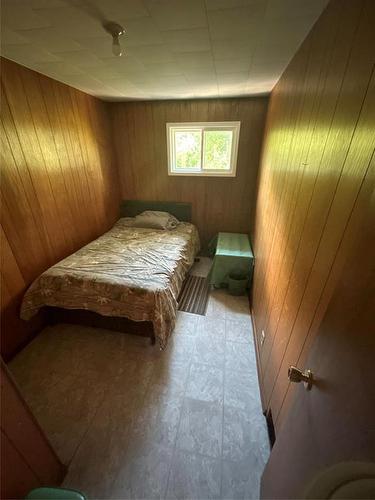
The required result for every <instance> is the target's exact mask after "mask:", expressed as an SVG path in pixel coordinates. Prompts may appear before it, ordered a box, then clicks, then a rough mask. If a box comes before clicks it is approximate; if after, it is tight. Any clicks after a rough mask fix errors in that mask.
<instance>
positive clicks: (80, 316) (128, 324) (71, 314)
mask: <svg viewBox="0 0 375 500" xmlns="http://www.w3.org/2000/svg"><path fill="white" fill-rule="evenodd" d="M43 309H44V310H45V312H46V314H47V321H48V323H49V324H56V323H72V324H75V325H83V326H90V327H94V328H104V329H106V330H112V331H116V332H121V333H130V334H132V335H140V336H142V337H150V339H151V344H152V345H154V344H155V334H154V327H153V324H152V322H151V321H132V320H131V319H129V318H120V317H118V316H102V315H101V314H97V313H95V312H93V311H85V310H83V309H63V308H60V307H44V308H43Z"/></svg>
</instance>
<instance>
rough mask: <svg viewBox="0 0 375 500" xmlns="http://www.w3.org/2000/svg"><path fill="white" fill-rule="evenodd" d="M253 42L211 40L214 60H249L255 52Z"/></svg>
mask: <svg viewBox="0 0 375 500" xmlns="http://www.w3.org/2000/svg"><path fill="white" fill-rule="evenodd" d="M256 46H257V43H256V41H255V40H252V39H249V40H246V41H244V40H213V42H212V51H213V54H214V58H215V59H230V58H232V57H235V58H241V59H243V58H250V57H251V56H252V54H253V53H254V51H255V48H256Z"/></svg>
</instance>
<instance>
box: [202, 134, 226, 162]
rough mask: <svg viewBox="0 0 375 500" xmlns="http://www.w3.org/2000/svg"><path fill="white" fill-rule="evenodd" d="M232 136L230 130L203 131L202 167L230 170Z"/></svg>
mask: <svg viewBox="0 0 375 500" xmlns="http://www.w3.org/2000/svg"><path fill="white" fill-rule="evenodd" d="M232 137H233V132H232V131H231V130H205V131H204V151H203V168H204V169H212V170H230V160H231V153H232Z"/></svg>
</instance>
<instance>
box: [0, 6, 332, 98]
mask: <svg viewBox="0 0 375 500" xmlns="http://www.w3.org/2000/svg"><path fill="white" fill-rule="evenodd" d="M327 2H328V0H302V1H301V0H2V38H1V42H2V46H1V53H2V55H3V56H5V57H8V58H9V59H12V60H14V61H16V62H18V63H20V64H23V65H24V66H27V67H30V68H32V69H35V70H37V71H40V72H41V73H44V74H47V75H49V76H52V77H53V78H56V79H57V80H60V81H62V82H65V83H68V84H70V85H72V86H73V87H76V88H79V89H81V90H84V91H86V92H88V93H91V94H93V95H97V96H100V97H103V98H105V99H109V100H118V99H155V98H161V99H164V98H180V97H181V98H182V97H186V96H195V97H207V96H209V97H215V96H226V95H239V96H240V95H249V94H251V93H264V92H268V91H270V90H271V89H272V87H273V85H274V84H275V83H276V82H277V80H278V79H279V77H280V75H281V73H282V72H283V70H284V68H285V66H286V64H287V62H288V61H289V60H290V59H291V58H292V57H293V55H294V53H295V52H296V50H297V49H298V47H299V45H300V44H301V42H302V40H303V39H304V38H305V36H306V35H307V33H308V32H309V30H310V29H311V26H312V24H313V23H314V22H315V21H316V18H317V16H318V15H319V13H320V12H321V10H322V9H323V8H324V6H325V5H326V4H327ZM104 19H113V20H115V21H117V22H119V23H120V24H122V25H123V26H124V27H125V29H126V35H125V36H124V37H122V39H121V44H122V46H123V51H124V54H123V56H122V57H115V56H114V55H113V54H112V50H111V45H112V40H111V36H110V35H109V34H108V33H106V32H105V30H104V29H103V27H102V23H103V20H104ZM141 87H142V88H141Z"/></svg>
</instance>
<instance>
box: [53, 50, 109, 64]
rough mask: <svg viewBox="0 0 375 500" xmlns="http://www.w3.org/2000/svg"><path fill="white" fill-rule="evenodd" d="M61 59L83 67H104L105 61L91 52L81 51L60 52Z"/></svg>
mask: <svg viewBox="0 0 375 500" xmlns="http://www.w3.org/2000/svg"><path fill="white" fill-rule="evenodd" d="M59 57H61V59H64V60H65V61H69V62H70V63H72V64H76V65H78V66H81V67H90V66H91V67H94V66H99V67H100V66H102V65H103V61H102V60H101V59H99V57H97V56H96V55H95V54H92V52H90V51H89V50H79V51H74V52H59Z"/></svg>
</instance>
